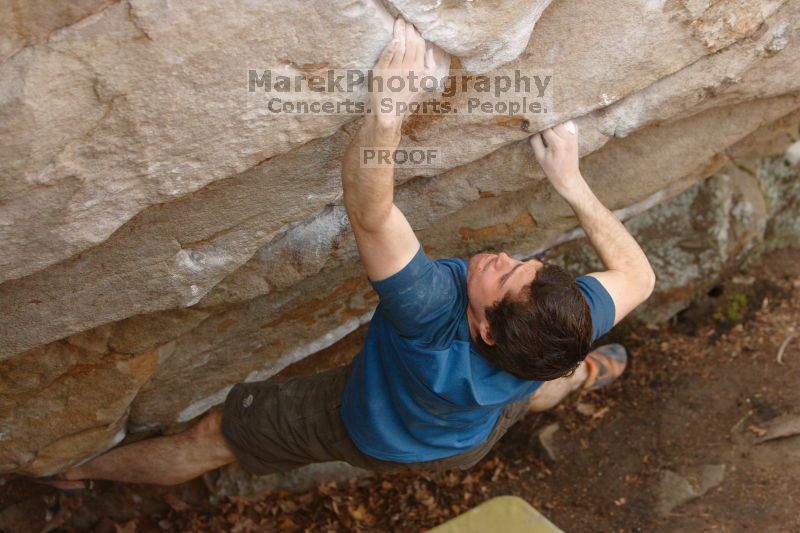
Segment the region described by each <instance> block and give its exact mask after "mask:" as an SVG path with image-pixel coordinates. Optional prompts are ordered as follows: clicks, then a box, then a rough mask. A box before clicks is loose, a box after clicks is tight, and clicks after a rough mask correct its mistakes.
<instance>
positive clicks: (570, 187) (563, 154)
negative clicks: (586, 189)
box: [531, 121, 586, 200]
mask: <svg viewBox="0 0 800 533" xmlns="http://www.w3.org/2000/svg"><path fill="white" fill-rule="evenodd" d="M531 146H532V147H533V153H534V155H535V156H536V161H538V163H539V165H541V167H542V170H544V173H545V175H546V176H547V178H548V179H549V180H550V183H552V184H553V187H554V188H555V190H556V191H558V193H559V194H560V195H561V196H562V197H564V198H565V199H567V200H569V199H570V197H571V196H573V195H574V194H576V193H577V192H578V191H577V189H579V188H581V187H583V186H585V184H586V182H585V181H584V179H583V176H581V171H580V169H579V167H578V131H577V128H576V126H575V123H574V122H572V121H569V122H565V123H563V124H559V125H558V126H555V127H553V128H548V129H546V130H544V131H541V132H539V133H537V134H536V135H534V136H533V137H531Z"/></svg>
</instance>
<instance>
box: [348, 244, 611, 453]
mask: <svg viewBox="0 0 800 533" xmlns="http://www.w3.org/2000/svg"><path fill="white" fill-rule="evenodd" d="M577 283H578V286H579V287H580V290H581V292H582V293H583V294H584V296H585V297H586V301H587V302H588V304H589V309H590V310H591V313H592V325H593V330H594V331H593V336H592V341H594V340H595V339H597V338H598V337H599V336H601V335H603V334H604V333H605V332H607V331H608V330H609V329H611V327H612V325H613V324H614V302H613V300H612V299H611V297H610V296H609V294H608V292H607V291H606V290H605V288H603V286H602V285H601V284H600V282H599V281H597V280H596V279H595V278H593V277H590V276H582V277H580V278H578V280H577ZM371 284H372V286H373V287H374V289H375V290H376V291H377V293H378V295H379V296H380V303H379V304H378V307H377V309H376V310H375V314H374V316H373V317H372V321H371V322H370V325H369V329H368V330H367V336H366V340H365V341H364V345H363V347H362V348H361V351H360V352H359V354H358V356H357V357H356V358H355V360H354V361H353V368H352V371H351V374H350V377H349V378H348V380H347V385H346V387H345V392H344V397H343V398H342V406H341V416H342V420H343V422H344V425H345V427H346V428H347V431H348V433H349V434H350V437H351V438H352V439H353V442H354V443H355V445H356V446H357V447H358V448H359V449H360V450H361V451H362V452H364V453H365V454H367V455H371V456H372V457H376V458H378V459H382V460H385V461H395V462H401V463H410V462H420V461H432V460H434V459H441V458H443V457H449V456H452V455H456V454H458V453H460V452H463V451H466V450H469V449H470V448H474V447H475V446H478V445H479V444H481V443H483V442H484V441H485V440H486V438H487V437H488V436H489V433H490V432H491V431H492V428H493V427H494V425H495V422H496V421H497V419H498V417H499V416H500V414H501V413H502V411H503V408H504V407H505V406H506V404H509V403H512V402H515V401H517V400H520V399H522V398H524V397H525V396H527V395H528V394H530V393H532V392H533V391H535V390H536V389H537V388H538V387H539V386H540V385H541V384H542V382H541V381H530V380H524V379H520V378H518V377H516V376H513V375H511V374H509V373H508V372H505V371H503V370H500V369H498V368H496V367H494V366H492V365H491V364H489V362H488V361H487V360H486V359H485V358H484V357H483V356H482V355H481V354H480V353H479V352H478V349H477V346H476V345H475V343H474V341H473V340H472V338H471V337H470V331H469V325H468V323H467V264H466V262H464V261H463V260H461V259H440V260H438V261H435V262H434V261H431V260H430V259H428V257H427V256H426V255H425V252H424V251H423V249H422V247H420V249H419V251H418V252H417V254H416V255H415V256H414V258H413V259H412V260H411V261H410V262H409V263H408V265H406V266H405V267H404V268H403V269H402V270H401V271H400V272H397V273H396V274H393V275H392V276H390V277H388V278H386V279H383V280H380V281H376V282H372V281H371Z"/></svg>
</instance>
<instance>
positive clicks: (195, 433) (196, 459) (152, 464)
mask: <svg viewBox="0 0 800 533" xmlns="http://www.w3.org/2000/svg"><path fill="white" fill-rule="evenodd" d="M221 422H222V415H221V414H220V413H217V412H213V413H209V414H208V415H206V416H205V417H204V418H203V419H202V420H200V422H198V423H197V424H195V425H194V426H193V427H191V428H189V429H188V430H186V431H184V432H183V433H179V434H177V435H169V436H166V437H156V438H152V439H147V440H143V441H140V442H136V443H133V444H129V445H127V446H120V447H119V448H114V449H113V450H111V451H109V452H107V453H105V454H103V455H101V456H99V457H97V458H95V459H92V460H91V461H89V462H88V463H84V464H82V465H80V466H76V467H74V468H71V469H70V470H67V471H66V472H65V473H64V476H63V477H64V478H65V479H67V480H78V479H108V480H112V481H125V482H129V483H156V484H159V485H177V484H179V483H183V482H184V481H188V480H190V479H193V478H195V477H197V476H199V475H201V474H203V473H205V472H208V471H209V470H213V469H215V468H219V467H220V466H223V465H226V464H228V463H232V462H233V461H235V457H234V455H233V452H231V450H230V448H228V445H227V443H226V442H225V440H224V438H223V436H222V431H221ZM64 483H65V484H68V483H69V482H64ZM62 488H70V487H68V486H67V487H62Z"/></svg>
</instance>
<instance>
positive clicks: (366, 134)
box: [342, 116, 400, 229]
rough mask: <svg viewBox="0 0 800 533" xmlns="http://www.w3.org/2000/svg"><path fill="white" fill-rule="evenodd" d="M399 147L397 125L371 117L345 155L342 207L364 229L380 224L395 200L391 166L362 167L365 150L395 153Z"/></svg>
mask: <svg viewBox="0 0 800 533" xmlns="http://www.w3.org/2000/svg"><path fill="white" fill-rule="evenodd" d="M399 144H400V127H399V124H384V123H381V122H380V121H379V120H378V119H376V118H375V117H374V116H369V117H367V118H366V119H365V120H364V123H363V124H362V126H361V128H360V129H359V130H358V132H357V133H356V135H355V136H354V137H353V140H352V141H351V142H350V145H349V146H348V147H347V150H346V152H345V156H344V160H343V163H342V189H343V191H344V205H345V208H346V209H347V213H348V215H349V216H350V218H351V220H353V219H355V220H356V221H357V222H358V223H359V224H360V225H361V226H362V227H363V228H365V229H369V228H370V227H371V226H375V225H377V224H379V223H380V222H381V221H382V220H384V219H385V217H387V216H388V214H389V212H390V211H391V208H392V203H393V201H394V165H393V164H391V158H389V164H385V163H384V164H380V165H376V166H372V167H369V168H365V167H364V165H362V152H363V149H364V148H374V149H378V150H391V151H394V150H395V149H396V148H397V146H398V145H399Z"/></svg>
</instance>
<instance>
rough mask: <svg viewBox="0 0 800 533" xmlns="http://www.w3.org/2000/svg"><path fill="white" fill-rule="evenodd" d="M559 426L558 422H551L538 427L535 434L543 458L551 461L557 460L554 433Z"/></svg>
mask: <svg viewBox="0 0 800 533" xmlns="http://www.w3.org/2000/svg"><path fill="white" fill-rule="evenodd" d="M560 428H561V425H560V424H559V423H558V422H553V423H552V424H548V425H546V426H545V427H543V428H542V429H540V430H539V433H537V435H536V438H537V443H538V445H539V447H540V448H541V449H542V451H543V452H544V455H545V458H546V459H547V460H549V461H551V462H556V461H557V460H558V448H557V447H556V444H555V439H554V435H555V432H556V431H558V430H559V429H560Z"/></svg>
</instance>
